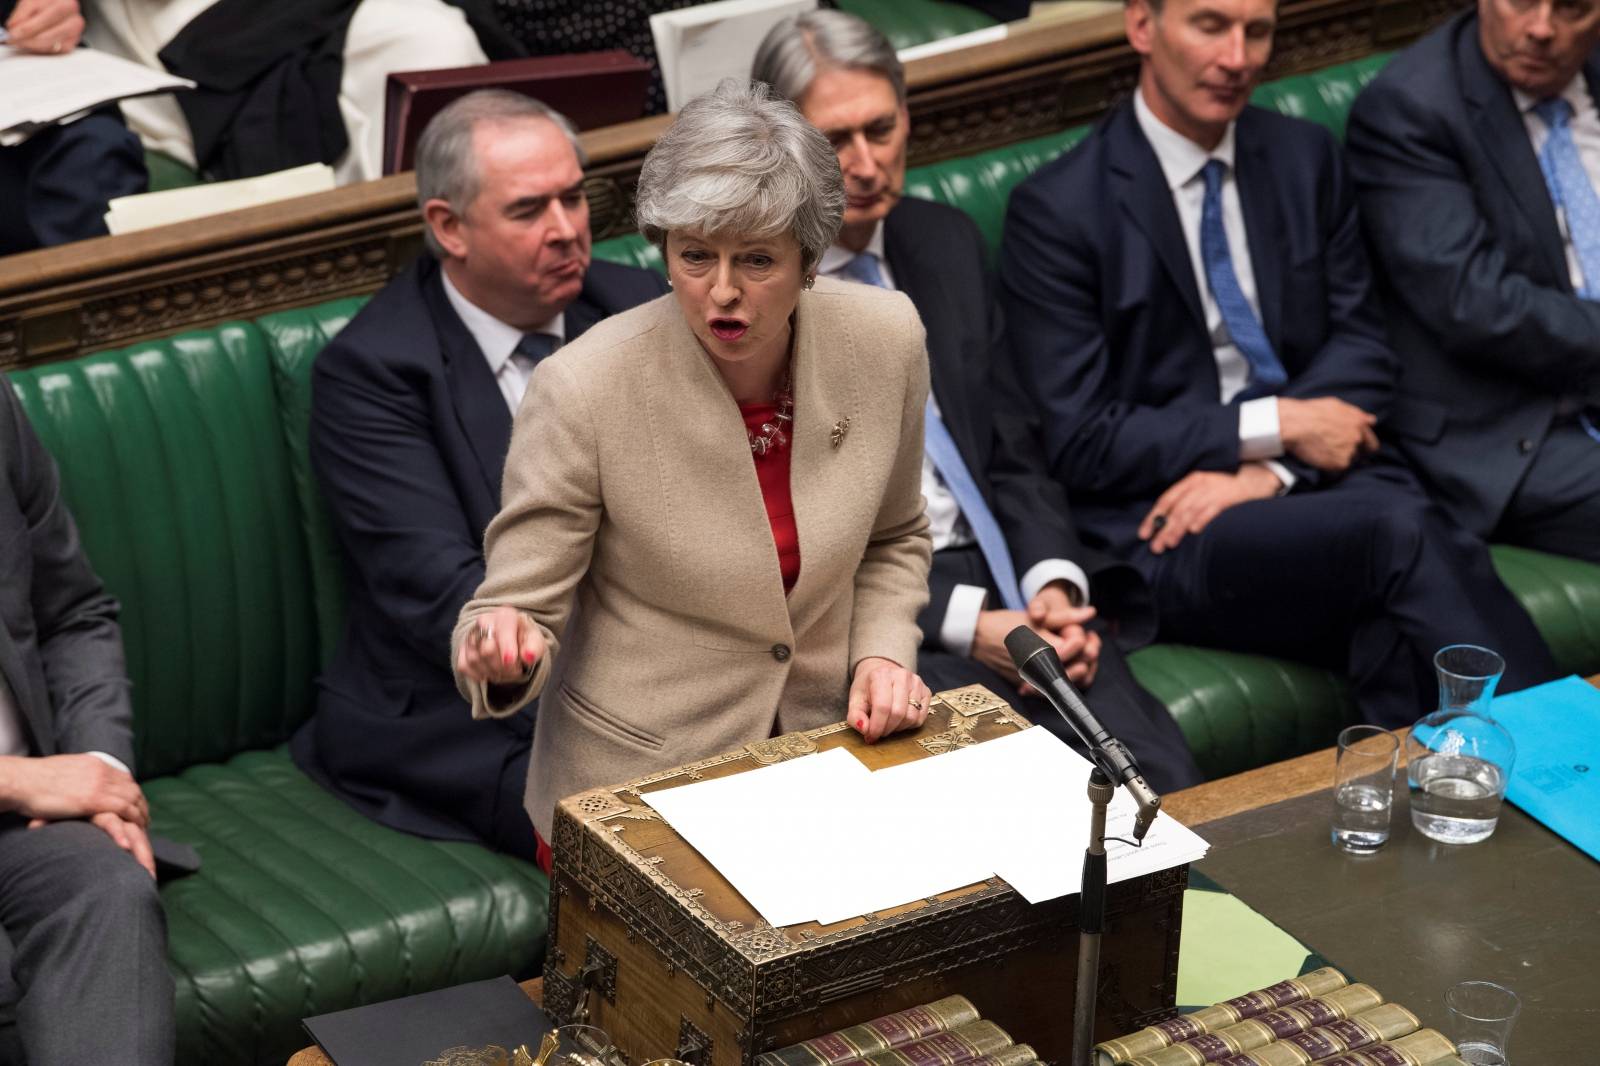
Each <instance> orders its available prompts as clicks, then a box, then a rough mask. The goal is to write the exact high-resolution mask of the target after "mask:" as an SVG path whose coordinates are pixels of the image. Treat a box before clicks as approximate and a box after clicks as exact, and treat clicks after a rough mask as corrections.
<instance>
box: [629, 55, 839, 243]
mask: <svg viewBox="0 0 1600 1066" xmlns="http://www.w3.org/2000/svg"><path fill="white" fill-rule="evenodd" d="M635 205H636V206H635V211H636V213H637V215H638V219H639V230H640V232H642V233H643V234H644V235H645V237H646V238H647V239H649V240H650V241H651V242H652V243H654V244H656V245H658V246H660V247H661V248H662V249H663V251H665V248H666V240H667V234H668V233H672V232H685V233H698V234H704V235H707V236H710V235H712V234H742V235H749V236H751V237H772V236H776V235H777V234H780V233H785V232H787V233H792V234H793V235H794V237H795V239H796V240H797V241H799V243H800V253H801V255H800V258H801V265H802V267H803V268H804V270H805V271H806V272H807V273H810V272H811V269H812V268H813V267H815V266H816V265H817V262H818V261H819V260H820V259H821V258H822V253H823V252H825V251H827V249H828V246H829V245H831V244H832V243H833V239H834V238H835V237H837V236H838V235H839V224H840V222H841V221H842V220H843V218H844V179H843V177H842V176H841V175H840V172H839V157H838V155H837V154H836V153H835V152H834V150H833V146H832V145H831V144H829V143H828V139H827V138H826V137H824V136H823V135H822V134H821V133H819V132H817V129H816V127H814V126H812V125H811V123H809V122H807V121H806V120H805V119H804V118H803V117H802V116H801V114H800V112H799V111H798V110H797V109H796V108H795V106H794V105H793V104H792V103H790V102H789V101H787V100H782V99H779V98H778V97H776V96H774V95H773V93H772V90H771V89H769V88H768V87H767V86H765V85H761V84H759V83H750V82H742V81H739V80H738V79H736V78H728V79H726V80H724V81H723V82H722V84H721V85H718V86H717V87H716V88H715V89H714V90H712V91H711V92H708V93H704V94H702V95H700V96H697V97H695V98H694V99H693V100H690V101H689V102H688V103H687V104H685V105H684V107H683V110H682V111H680V112H678V119H677V121H676V122H674V123H673V124H672V126H671V128H669V129H668V130H667V132H666V133H664V134H662V135H661V138H660V140H658V141H656V144H655V147H654V148H652V149H650V154H649V155H647V156H645V159H644V167H643V168H642V169H641V170H640V172H639V186H638V189H637V191H636V193H635Z"/></svg>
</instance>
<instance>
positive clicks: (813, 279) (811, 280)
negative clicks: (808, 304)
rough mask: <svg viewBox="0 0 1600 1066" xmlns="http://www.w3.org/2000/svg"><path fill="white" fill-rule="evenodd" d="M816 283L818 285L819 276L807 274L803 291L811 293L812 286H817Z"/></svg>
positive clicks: (802, 286)
mask: <svg viewBox="0 0 1600 1066" xmlns="http://www.w3.org/2000/svg"><path fill="white" fill-rule="evenodd" d="M816 283H817V276H816V275H815V274H807V275H806V280H805V283H804V284H802V285H801V286H800V287H801V288H802V289H804V290H806V291H807V292H810V291H811V286H813V285H815V284H816Z"/></svg>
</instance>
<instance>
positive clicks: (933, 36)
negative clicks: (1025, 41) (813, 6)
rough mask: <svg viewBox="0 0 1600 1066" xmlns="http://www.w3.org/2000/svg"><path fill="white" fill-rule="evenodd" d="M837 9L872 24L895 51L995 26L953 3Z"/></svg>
mask: <svg viewBox="0 0 1600 1066" xmlns="http://www.w3.org/2000/svg"><path fill="white" fill-rule="evenodd" d="M838 7H839V10H840V11H848V12H850V14H852V15H855V16H856V17H857V18H862V19H865V20H866V21H868V22H870V23H872V24H873V25H874V26H876V27H877V28H878V31H879V32H880V33H882V34H883V35H884V36H885V37H887V38H889V42H890V43H891V44H893V45H894V46H895V49H896V50H899V49H901V48H910V47H912V46H913V45H919V44H927V43H928V42H929V41H942V40H944V39H945V38H946V37H954V36H956V35H957V34H958V33H969V32H971V31H972V30H981V29H984V28H985V27H987V26H993V25H994V24H995V21H994V19H992V18H990V17H989V16H988V15H985V14H984V13H983V12H982V11H979V10H978V9H977V8H975V7H968V6H967V5H966V4H961V3H956V2H954V0H838Z"/></svg>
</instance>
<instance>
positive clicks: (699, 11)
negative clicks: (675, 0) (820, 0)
mask: <svg viewBox="0 0 1600 1066" xmlns="http://www.w3.org/2000/svg"><path fill="white" fill-rule="evenodd" d="M816 6H817V0H715V2H713V3H709V4H696V5H695V6H693V7H686V8H680V9H679V10H677V11H663V12H658V13H657V14H654V15H651V16H650V36H651V37H652V38H654V39H655V45H656V62H657V63H659V64H660V66H661V84H662V85H663V86H665V88H666V90H667V108H668V110H671V111H677V110H679V109H681V108H682V107H683V105H684V104H686V103H688V102H689V101H690V100H692V99H694V98H695V97H696V96H699V95H700V94H701V93H703V92H706V91H708V90H711V89H714V88H716V87H717V83H718V82H720V81H721V80H722V79H723V78H728V77H734V78H741V79H742V78H748V77H749V76H750V64H751V63H752V62H754V61H755V58H756V49H757V48H758V47H759V46H760V44H761V39H762V38H763V37H765V36H766V35H767V31H768V30H770V29H771V28H772V27H773V26H774V25H776V24H777V22H778V21H779V20H780V19H782V18H784V17H786V16H788V15H797V14H799V13H800V12H802V11H810V10H812V9H814V8H815V7H816Z"/></svg>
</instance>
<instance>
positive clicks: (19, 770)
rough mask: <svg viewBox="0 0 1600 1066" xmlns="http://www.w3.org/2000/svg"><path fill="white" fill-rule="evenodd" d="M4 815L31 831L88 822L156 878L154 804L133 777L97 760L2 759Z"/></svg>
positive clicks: (1, 803)
mask: <svg viewBox="0 0 1600 1066" xmlns="http://www.w3.org/2000/svg"><path fill="white" fill-rule="evenodd" d="M0 810H5V811H15V812H16V813H18V814H20V815H22V816H23V817H25V818H27V819H28V828H29V829H38V828H39V827H40V826H43V825H48V824H49V823H51V822H60V821H67V820H70V819H77V818H82V819H85V820H87V821H89V822H91V823H93V824H94V825H96V826H98V827H99V828H100V829H101V830H103V831H104V832H105V834H106V835H107V836H109V837H110V838H111V839H112V840H114V841H115V842H116V844H117V846H118V847H120V848H121V849H122V850H123V851H126V852H128V853H129V854H130V855H132V856H133V857H134V859H135V860H137V862H138V863H139V865H140V866H143V867H144V868H145V870H146V871H147V872H148V873H149V874H150V876H151V877H154V876H155V875H156V860H155V855H154V854H153V853H152V852H151V849H150V836H149V834H148V832H147V830H148V828H149V825H150V805H149V804H148V803H147V802H146V801H145V798H144V793H143V792H142V791H141V790H140V788H139V784H138V782H136V781H134V779H133V777H132V775H130V774H128V773H127V772H126V771H123V770H118V769H117V768H116V767H114V766H111V765H110V764H108V763H106V762H105V761H104V760H102V759H100V758H99V757H98V756H95V755H46V756H39V757H26V756H5V757H0Z"/></svg>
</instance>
